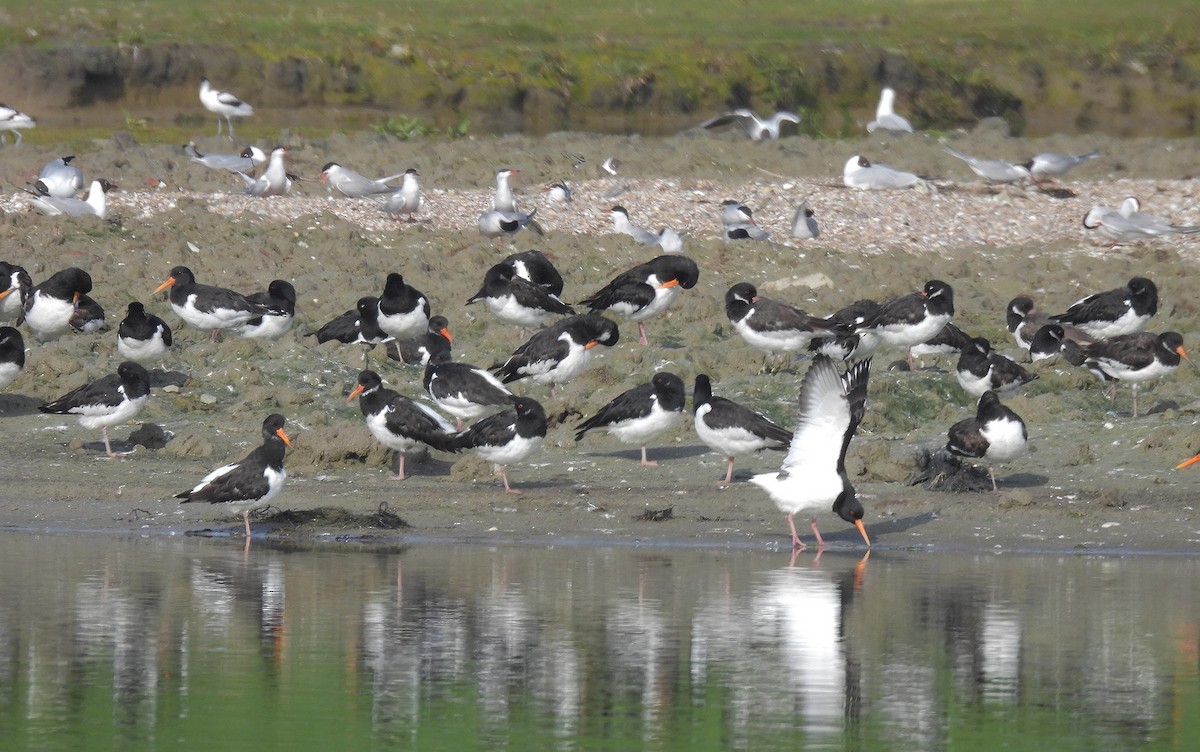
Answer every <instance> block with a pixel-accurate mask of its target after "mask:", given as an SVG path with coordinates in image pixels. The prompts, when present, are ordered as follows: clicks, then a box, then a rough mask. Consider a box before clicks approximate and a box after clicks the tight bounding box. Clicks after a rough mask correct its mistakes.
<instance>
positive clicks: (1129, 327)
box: [1050, 277, 1158, 339]
mask: <svg viewBox="0 0 1200 752" xmlns="http://www.w3.org/2000/svg"><path fill="white" fill-rule="evenodd" d="M1156 313H1158V287H1157V286H1156V285H1155V284H1154V283H1153V282H1151V281H1150V280H1148V279H1146V278H1145V277H1134V278H1133V279H1131V280H1129V282H1128V283H1127V284H1126V285H1125V287H1118V288H1117V289H1115V290H1107V291H1105V292H1098V293H1095V294H1093V295H1089V296H1087V297H1086V298H1083V299H1081V300H1078V301H1076V302H1075V303H1074V304H1072V305H1071V307H1070V308H1068V309H1067V310H1066V311H1065V312H1064V313H1060V314H1058V315H1057V316H1051V317H1050V319H1051V320H1052V321H1053V322H1055V323H1057V324H1071V325H1072V326H1075V327H1078V328H1079V329H1080V330H1081V331H1082V332H1083V333H1084V334H1086V335H1088V336H1089V337H1095V338H1096V339H1112V338H1113V337H1119V336H1121V335H1123V334H1132V333H1134V332H1140V331H1141V330H1142V329H1144V328H1145V327H1146V322H1148V321H1149V320H1150V318H1151V317H1152V316H1154V314H1156Z"/></svg>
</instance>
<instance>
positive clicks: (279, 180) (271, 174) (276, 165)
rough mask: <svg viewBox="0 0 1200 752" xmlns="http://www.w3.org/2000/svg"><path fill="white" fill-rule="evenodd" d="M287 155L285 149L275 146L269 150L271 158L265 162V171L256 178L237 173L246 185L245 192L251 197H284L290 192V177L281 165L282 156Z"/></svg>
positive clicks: (282, 164) (285, 168)
mask: <svg viewBox="0 0 1200 752" xmlns="http://www.w3.org/2000/svg"><path fill="white" fill-rule="evenodd" d="M284 154H287V148H286V147H283V146H276V147H275V148H274V149H272V150H271V158H270V160H269V161H268V162H267V169H266V170H264V171H263V174H262V175H259V176H258V177H256V178H255V177H251V176H249V175H247V174H246V173H244V172H240V171H239V172H238V174H239V175H241V176H242V181H243V182H244V183H245V184H246V190H245V192H246V193H248V194H250V195H251V196H263V197H266V196H286V195H288V193H289V192H291V190H292V176H291V175H289V174H288V171H287V167H286V166H285V165H284V163H283V155H284Z"/></svg>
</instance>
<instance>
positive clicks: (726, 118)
mask: <svg viewBox="0 0 1200 752" xmlns="http://www.w3.org/2000/svg"><path fill="white" fill-rule="evenodd" d="M730 123H737V124H738V125H740V126H742V128H743V129H744V130H745V131H746V135H747V136H749V137H750V140H751V141H762V140H764V139H767V140H771V141H778V140H779V136H780V130H781V128H782V126H783V124H784V123H794V124H796V125H799V124H800V116H799V115H797V114H796V113H794V112H788V111H787V110H780V111H779V112H776V113H775V114H774V115H772V116H771V117H770V119H768V120H762V119H760V118H759V117H758V115H755V114H754V112H753V111H752V110H749V109H746V108H744V107H743V108H740V109H737V110H730V111H729V112H725V113H722V114H720V115H717V116H716V117H714V118H710V119H708V120H705V121H704V122H703V123H701V124H700V126H699V127H701V128H719V127H721V126H723V125H729V124H730Z"/></svg>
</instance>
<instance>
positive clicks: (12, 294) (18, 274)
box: [0, 261, 33, 321]
mask: <svg viewBox="0 0 1200 752" xmlns="http://www.w3.org/2000/svg"><path fill="white" fill-rule="evenodd" d="M32 290H33V280H32V279H30V278H29V272H27V271H25V269H24V268H23V267H20V266H17V265H16V264H10V263H8V262H7V261H0V321H15V320H16V319H19V318H21V316H22V315H23V314H24V313H25V300H26V299H27V298H28V297H29V293H30V292H31V291H32Z"/></svg>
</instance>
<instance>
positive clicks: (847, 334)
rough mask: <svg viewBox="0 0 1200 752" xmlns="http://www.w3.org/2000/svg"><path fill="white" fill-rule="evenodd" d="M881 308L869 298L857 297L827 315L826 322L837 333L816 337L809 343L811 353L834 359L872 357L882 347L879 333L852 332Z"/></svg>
mask: <svg viewBox="0 0 1200 752" xmlns="http://www.w3.org/2000/svg"><path fill="white" fill-rule="evenodd" d="M880 308H882V306H881V305H879V303H876V302H875V301H874V300H870V299H868V298H862V299H861V300H856V301H854V302H853V303H851V304H850V305H848V306H846V307H844V308H841V309H839V310H838V311H836V312H835V313H833V314H832V315H830V316H828V317H826V318H825V322H826V323H827V324H828V325H829V326H831V327H833V328H834V329H835V330H836V331H837V332H838V334H837V335H835V336H833V337H817V338H815V339H813V340H812V341H811V342H809V343H808V351H809V352H810V353H813V354H814V355H815V354H821V355H827V356H829V357H830V358H833V359H834V360H861V359H863V358H869V357H870V356H871V355H872V354H873V353H874V352H875V350H876V348H878V347H879V342H880V339H879V335H878V334H875V333H874V332H861V333H857V334H855V333H853V332H854V328H855V327H856V326H858V325H859V324H861V323H862V322H864V321H866V320H867V319H868V318H870V317H872V316H874V315H875V314H876V313H878V312H879V309H880Z"/></svg>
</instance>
